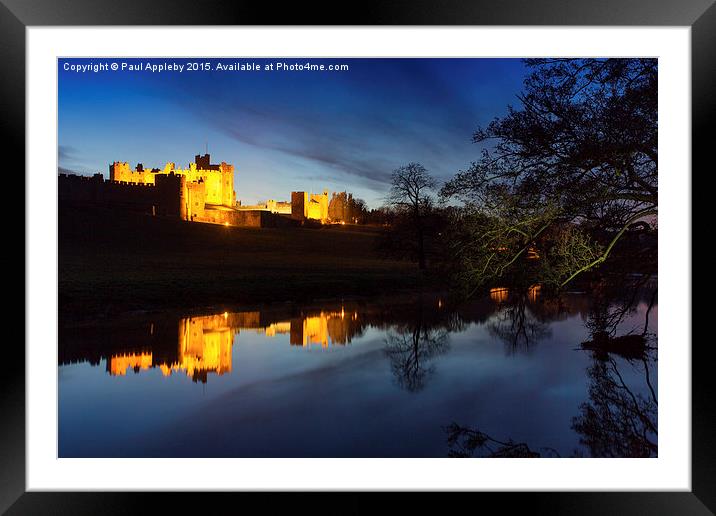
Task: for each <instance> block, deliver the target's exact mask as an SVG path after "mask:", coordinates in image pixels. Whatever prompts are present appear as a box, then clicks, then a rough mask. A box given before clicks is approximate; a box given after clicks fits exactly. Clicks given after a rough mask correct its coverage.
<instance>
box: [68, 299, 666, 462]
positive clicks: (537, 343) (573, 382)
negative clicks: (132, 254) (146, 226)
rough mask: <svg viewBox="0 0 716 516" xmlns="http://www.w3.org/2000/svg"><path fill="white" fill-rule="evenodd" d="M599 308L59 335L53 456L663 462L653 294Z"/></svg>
mask: <svg viewBox="0 0 716 516" xmlns="http://www.w3.org/2000/svg"><path fill="white" fill-rule="evenodd" d="M607 294H608V292H607V289H602V290H598V291H596V292H593V291H590V293H589V294H586V293H570V294H565V295H563V296H561V297H560V298H558V299H547V298H546V296H543V295H541V294H540V291H539V288H532V289H529V290H528V291H525V292H521V293H520V292H513V291H511V290H508V289H499V288H496V289H493V290H492V291H491V293H490V295H489V297H485V298H484V299H479V300H475V301H472V302H470V303H468V304H464V303H463V304H460V305H452V304H451V303H450V302H449V300H447V299H444V298H442V297H440V296H435V295H432V296H426V295H424V296H413V297H412V298H402V299H389V298H384V299H377V300H372V301H360V302H358V301H335V302H327V303H316V304H312V305H305V306H300V305H292V304H281V305H268V306H262V307H258V308H257V307H254V308H253V309H245V310H232V311H225V312H218V313H195V314H192V315H187V314H153V315H151V316H147V315H144V316H141V315H135V316H125V317H122V318H116V319H109V320H106V321H101V322H96V321H95V322H92V323H89V324H75V325H73V326H72V327H66V328H61V329H60V342H59V456H60V457H167V456H168V457H446V456H475V457H489V456H542V457H545V456H546V457H554V456H559V457H571V456H587V457H588V456H655V455H656V454H657V430H656V428H657V418H656V413H657V410H656V408H657V392H658V391H657V367H656V349H655V348H656V327H657V311H658V309H657V306H656V303H655V296H653V295H651V293H650V292H649V290H648V289H645V288H641V289H640V290H639V291H638V292H636V293H635V294H634V295H633V296H632V295H631V294H630V295H629V296H621V297H622V298H625V299H626V300H625V299H615V298H614V296H610V295H607ZM617 297H619V296H617ZM642 335H643V337H642Z"/></svg>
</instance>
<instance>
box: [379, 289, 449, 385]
mask: <svg viewBox="0 0 716 516" xmlns="http://www.w3.org/2000/svg"><path fill="white" fill-rule="evenodd" d="M457 321H458V319H456V318H454V317H447V318H446V319H444V320H443V321H437V322H434V323H433V324H429V323H428V322H427V321H426V320H425V317H424V316H423V306H422V303H421V304H419V305H418V308H417V313H416V317H415V320H414V322H412V323H408V324H404V325H400V326H398V327H395V328H392V329H391V330H390V331H389V332H388V333H387V335H386V338H385V343H386V348H385V354H386V355H387V357H388V359H389V360H390V368H391V370H392V372H393V374H394V375H395V378H396V381H397V383H398V385H399V386H400V387H402V388H404V389H406V390H408V391H411V392H416V391H419V390H422V389H423V387H425V383H426V381H427V379H428V378H429V377H430V375H431V374H432V373H433V371H434V369H435V365H434V364H433V363H432V359H433V358H435V357H436V356H438V355H441V354H443V353H445V352H447V350H448V349H449V343H448V335H449V330H450V326H451V324H453V323H457Z"/></svg>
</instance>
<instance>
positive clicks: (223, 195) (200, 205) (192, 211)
mask: <svg viewBox="0 0 716 516" xmlns="http://www.w3.org/2000/svg"><path fill="white" fill-rule="evenodd" d="M165 177H172V178H177V179H178V181H177V186H178V189H179V192H178V194H179V216H180V217H181V218H182V219H184V220H197V221H206V222H209V221H210V220H206V219H210V218H212V217H210V216H209V214H208V213H207V211H209V210H212V209H214V210H217V209H219V210H220V207H224V208H233V206H234V204H235V203H236V192H235V191H234V166H233V165H229V164H228V163H225V162H223V161H222V162H221V163H219V164H212V163H211V157H210V156H209V154H204V155H203V156H201V155H199V154H197V155H196V156H195V157H194V163H190V164H189V168H177V167H176V165H175V164H174V163H171V162H170V163H167V164H166V165H164V168H163V169H161V170H160V169H158V168H153V169H151V170H145V169H144V166H143V165H142V164H141V163H139V164H137V166H136V168H135V169H134V170H132V169H131V168H130V167H129V163H126V162H120V161H115V162H114V163H112V164H111V165H110V166H109V179H110V181H118V182H125V183H132V184H138V185H156V184H157V179H158V178H159V182H162V181H163V180H164V178H165Z"/></svg>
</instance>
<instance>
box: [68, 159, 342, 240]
mask: <svg viewBox="0 0 716 516" xmlns="http://www.w3.org/2000/svg"><path fill="white" fill-rule="evenodd" d="M343 195H344V196H345V193H344V194H343ZM58 196H59V199H60V200H62V201H69V202H78V203H91V204H99V205H104V206H109V207H114V208H121V209H125V210H133V211H140V212H144V213H151V214H152V215H161V216H165V217H178V218H181V219H182V220H187V221H191V222H208V223H214V224H223V225H225V226H250V227H277V226H292V225H293V226H295V225H297V224H302V223H304V221H306V220H315V221H319V222H321V223H322V224H325V223H328V222H341V221H344V218H342V215H343V214H344V213H345V210H342V209H338V208H340V206H338V204H339V200H340V199H339V198H338V197H336V195H335V194H334V195H333V198H332V199H331V200H330V201H329V196H328V190H323V192H322V193H319V194H314V193H309V192H305V191H301V192H291V200H290V201H276V200H274V199H269V200H267V201H266V202H265V203H261V204H255V205H242V204H241V201H237V199H236V192H235V191H234V166H233V165H231V164H229V163H226V162H224V161H222V162H221V163H211V156H210V155H209V154H208V153H207V154H204V155H200V154H197V155H196V156H195V157H194V162H193V163H189V165H188V167H186V168H181V167H177V165H176V164H175V163H173V162H168V163H166V164H165V165H164V167H163V168H151V169H147V168H144V165H143V164H142V163H138V164H137V166H136V167H134V168H131V167H130V165H129V163H127V162H123V161H115V162H113V163H111V164H110V165H109V181H105V180H104V178H103V176H102V174H95V175H94V176H93V177H85V176H77V175H72V174H60V175H59V181H58Z"/></svg>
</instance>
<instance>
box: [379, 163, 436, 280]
mask: <svg viewBox="0 0 716 516" xmlns="http://www.w3.org/2000/svg"><path fill="white" fill-rule="evenodd" d="M435 186H436V182H435V179H433V178H432V177H431V176H430V174H429V173H428V171H427V170H426V169H425V167H423V166H422V165H421V164H420V163H408V164H407V165H405V166H402V167H400V168H397V169H395V170H394V171H393V173H392V176H391V188H390V193H389V194H388V202H389V203H390V205H392V206H393V207H395V208H397V209H398V211H399V212H401V213H403V214H404V215H405V216H406V218H407V220H408V221H409V222H410V226H411V227H412V230H413V232H414V235H415V242H416V247H417V257H418V266H419V267H420V268H421V269H425V267H426V260H425V219H426V217H427V215H428V214H429V212H430V210H431V209H432V205H433V203H432V197H431V195H430V191H431V190H433V189H434V188H435Z"/></svg>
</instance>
